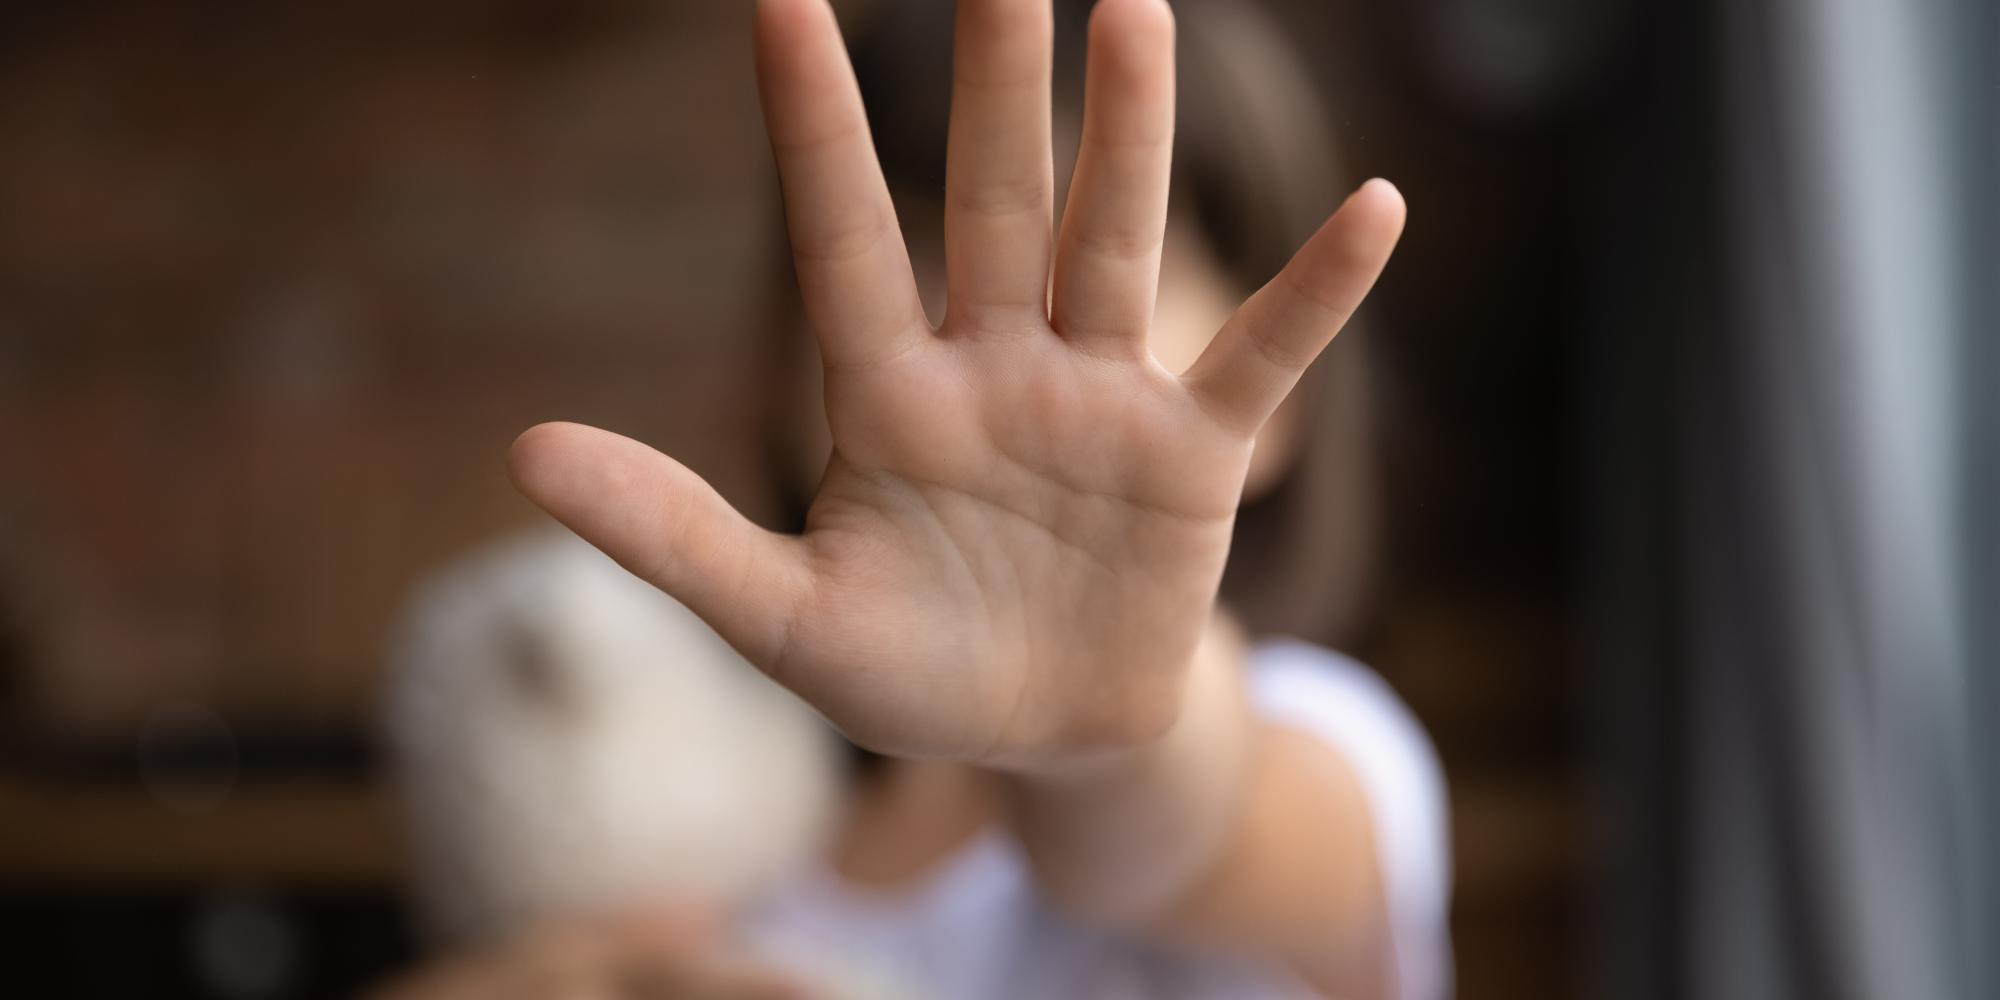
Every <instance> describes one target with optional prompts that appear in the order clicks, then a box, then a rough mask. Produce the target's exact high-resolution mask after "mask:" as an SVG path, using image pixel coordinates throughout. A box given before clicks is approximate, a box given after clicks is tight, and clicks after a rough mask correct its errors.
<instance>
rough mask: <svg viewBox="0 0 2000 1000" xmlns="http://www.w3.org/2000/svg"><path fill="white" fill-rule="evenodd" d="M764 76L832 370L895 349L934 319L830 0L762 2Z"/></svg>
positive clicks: (812, 308)
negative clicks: (927, 311)
mask: <svg viewBox="0 0 2000 1000" xmlns="http://www.w3.org/2000/svg"><path fill="white" fill-rule="evenodd" d="M757 78H758V91H759V93H760V94H761V95H762V97H763V101H764V123H765V126H766V128H767V129H768V130H769V132H770V135H771V149H772V152H773V154H774V155H775V157H776V159H777V163H778V179H779V183H780V184H781V185H782V186H783V188H784V193H785V220H786V223H787V225H788V227H789V229H790V231H791V239H792V258H793V260H794V261H795V263H796V266H797V268H798V276H799V292H800V294H801V295H803V296H804V298H805V305H806V313H807V316H808V317H809V318H810V319H811V320H812V324H813V329H814V332H815V333H816V334H817V335H818V337H819V341H820V351H821V353H822V354H823V355H824V356H825V357H826V360H827V363H828V364H829V365H851V364H866V363H868V362H870V361H874V360H880V359H882V358H885V357H889V356H893V355H894V354H897V353H900V352H901V351H902V350H903V349H905V348H907V347H908V346H909V345H910V343H911V342H912V341H913V340H914V339H916V338H918V337H921V336H928V335H929V333H930V324H929V322H928V321H927V320H926V319H925V318H924V311H923V304H922V302H921V301H920V300H919V299H918V297H917V286H916V280H915V278H913V277H912V276H911V273H910V258H909V252H908V251H907V250H906V249H905V248H904V246H903V234H902V230H901V229H900V228H899V227H898V226H897V224H896V207H895V204H894V203H893V202H892V201H891V200H890V197H889V187H888V184H887V183H886V182H885V181H883V179H882V167H881V165H880V164H879V163H877V162H876V160H875V146H874V143H873V141H872V140H871V139H870V138H869V132H868V118H867V115H866V113H864V112H863V110H862V106H861V90H860V88H859V87H858V86H857V85H856V84H855V81H854V69H853V67H852V66H850V65H849V64H848V61H847V50H846V47H845V46H844V45H842V43H841V40H840V26H839V24H838V23H836V22H835V21H834V17H833V8H832V7H831V6H829V5H828V4H827V2H826V0H763V2H761V3H759V4H758V5H757Z"/></svg>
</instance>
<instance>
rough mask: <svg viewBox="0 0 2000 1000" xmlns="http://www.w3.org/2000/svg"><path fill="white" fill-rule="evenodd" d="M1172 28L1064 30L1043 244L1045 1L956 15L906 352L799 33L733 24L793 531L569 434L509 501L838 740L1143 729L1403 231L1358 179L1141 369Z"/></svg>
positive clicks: (1127, 1)
mask: <svg viewBox="0 0 2000 1000" xmlns="http://www.w3.org/2000/svg"><path fill="white" fill-rule="evenodd" d="M1173 32H1174V28H1173V21H1172V15H1171V14H1170V12H1169V11H1168V8H1167V5H1166V3H1164V2H1163V0H1102V2H1100V3H1099V4H1098V5H1097V8H1096V10H1095V11H1094V13H1093V15H1092V20H1091V27H1090V46H1089V55H1088V58H1089V62H1088V81H1087V97H1086V100H1085V108H1084V127H1083V138H1082V144H1081V147H1080V150H1079V154H1078V161H1077V166H1076V173H1075V176H1074V179H1073V181H1072V183H1071V187H1070V194H1069V201H1068V204H1067V207H1066V209H1065V211H1064V213H1063V217H1062V219H1063V222H1062V229H1061V232H1060V234H1056V235H1053V236H1052V233H1051V228H1052V227H1051V221H1050V220H1051V217H1052V209H1053V202H1054V190H1055V185H1054V179H1053V170H1052V165H1051V164H1052V156H1051V151H1050V107H1049V104H1050V69H1051V11H1050V9H1049V4H1048V3H1047V2H1045V0H1044V2H1035V0H963V2H961V3H960V5H959V13H958V27H957V40H956V48H955V59H954V62H955V68H954V75H955V83H954V88H953V97H952V100H953V104H952V116H951V134H950V149H949V160H948V168H947V178H946V188H947V191H946V195H947V197H946V202H945V204H946V211H945V248H946V255H947V269H946V270H947V279H948V291H947V306H946V315H945V319H944V322H943V324H942V325H941V326H938V327H935V328H934V327H932V325H931V324H930V323H929V322H928V321H927V320H926V318H925V316H924V312H923V309H922V307H921V304H920V303H919V300H918V295H917V289H916V284H915V282H914V280H913V279H912V277H911V269H910V263H909V259H908V255H907V251H906V250H905V248H904V245H903V241H902V238H901V233H900V230H899V229H898V226H897V222H896V215H895V209H894V206H893V205H892V204H891V202H890V197H889V192H888V190H887V188H886V186H885V184H884V182H883V179H882V174H881V170H880V167H879V166H878V165H877V163H876V160H875V155H874V150H873V146H872V143H871V141H870V138H869V133H868V126H867V122H866V119H865V117H864V115H863V111H862V106H861V100H860V96H859V93H858V91H857V89H856V86H855V82H854V77H853V73H852V70H851V68H850V67H849V66H848V63H847V59H846V54H845V51H844V50H843V47H842V43H841V40H840V36H839V30H838V27H837V26H836V24H835V21H834V17H833V13H832V11H831V9H830V8H829V7H828V5H827V3H826V2H825V0H764V2H763V3H761V4H760V5H759V7H758V11H757V32H756V34H757V59H758V70H759V79H760V86H761V89H762V92H763V98H764V115H765V119H766V122H767V125H768V127H769V130H770V135H771V142H772V146H773V148H774V150H775V152H776V156H777V161H778V168H779V174H780V178H781V181H782V184H783V187H784V193H785V205H786V215H787V219H788V223H789V227H790V232H791V240H792V248H793V252H794V255H795V258H796V261H797V270H798V276H799V284H800V289H801V291H802V293H803V295H804V299H805V304H806V307H807V311H808V315H809V316H810V318H811V321H812V326H813V329H814V331H815V335H816V336H817V338H818V340H819V343H820V348H821V353H822V356H823V357H824V359H825V362H826V405H827V418H828V420H829V423H830V425H831V429H832V436H833V457H832V459H831V462H830V464H829V466H828V468H827V470H826V475H825V478H824V480H823V482H822V483H821V485H820V489H819V493H818V495H817V497H816V498H815V499H814V501H813V504H812V508H811V512H810V514H809V516H808V519H807V528H806V531H805V534H803V535H802V536H789V535H777V534H772V533H770V532H767V531H764V530H762V529H760V528H758V527H756V526H755V525H753V524H751V523H750V522H749V521H748V520H746V519H744V518H743V517H742V516H741V515H740V514H738V513H737V512H736V511H734V510H733V509H731V508H730V506H729V505H728V504H727V503H726V502H725V501H724V500H722V498H721V497H720V496H718V495H717V494H716V493H715V491H714V490H713V489H711V488H710V487H709V486H708V485H707V484H706V483H704V482H703V481H702V480H701V479H700V478H699V477H698V476H696V475H695V474H693V473H692V472H690V471H688V470H687V469H686V468H685V467H683V466H681V465H680V464H679V463H677V462H675V461H673V460H672V459H670V458H668V457H666V456H664V455H662V454H660V453H658V452H656V451H654V450H652V449H651V448H648V447H646V446H645V445H642V444H639V443H638V442H635V441H632V440H629V439H627V438H623V437H619V436H617V435H614V434H611V433H608V432H605V431H601V430H596V429H593V428H588V427H582V426H578V425H574V424H544V425H541V426H538V427H535V428H533V429H531V430H529V431H528V432H527V433H525V434H523V435H522V436H521V438H520V439H519V440H518V441H517V442H515V445H514V449H513V454H512V459H511V469H512V474H513V477H514V481H515V482H516V483H517V484H518V485H519V487H520V489H521V490H522V492H524V493H525V494H527V495H528V497H529V498H531V499H533V500H534V501H535V502H536V503H538V504H540V505H541V506H542V507H544V508H546V509H547V510H548V511H549V512H550V513H551V514H553V515H555V516H556V517H557V518H558V519H560V520H561V521H562V522H563V523H565V524H567V525H569V526H570V527H571V528H572V529H574V530H575V531H576V532H577V533H578V534H580V535H582V536H583V537H584V538H586V539H588V540H589V541H591V542H592V543H594V544H596V545H597V546H599V547H600V548H602V549H604V551H606V552H607V553H609V554H610V555H611V556H612V557H614V558H616V559H617V560H618V561H619V562H620V563H622V564H623V565H624V566H626V567H627V568H628V569H630V570H632V571H633V572H635V573H637V574H639V575H640V576H642V577H644V578H646V579H647V580H650V581H652V582H653V583H654V584H656V585H658V586H659V587H660V588H661V589H663V590H665V591H666V592H667V593H669V594H671V595H673V596H674V597H675V598H677V599H679V600H680V601H682V602H683V603H685V604H687V605H688V606H689V607H690V608H692V609H693V610H694V611H695V612H696V613H697V614H699V615H700V616H701V617H702V618H703V619H704V620H706V621H707V622H708V623H709V624H710V625H711V626H712V627H714V628H715V629H716V630H717V631H718V632H720V633H721V634H722V636H723V637H724V638H725V639H727V640H728V641H729V642H730V643H731V644H733V645H735V646H736V648H737V649H739V650H741V651H742V652H743V654H744V655H745V656H746V657H748V658H749V659H750V660H751V662H753V663H755V664H757V665H758V666H759V667H761V668H762V669H764V670H765V671H766V672H768V673H770V674H771V675H772V676H773V677H774V678H776V679H777V680H778V681H779V682H781V683H783V684H784V685H786V686H787V687H789V688H791V689H792V690H793V691H795V692H797V693H798V694H799V695H801V696H802V697H804V698H805V699H807V700H808V701H810V702H811V703H812V704H813V705H814V706H816V707H817V708H818V709H819V710H820V711H821V712H823V713H824V714H825V715H826V716H827V717H828V718H829V719H830V720H831V721H833V722H834V723H835V724H836V725H838V726H839V727H840V728H841V729H842V730H843V731H845V732H846V733H847V734H848V735H849V736H850V738H852V739H854V740H855V741H856V742H859V743H861V744H863V745H864V746H868V747H871V748H874V749H877V750H880V751H883V752H886V753H892V754H898V755H909V756H932V757H951V758H957V759H963V760H972V761H978V762H982V763H988V764H996V765H1009V766H1013V765H1021V766H1032V765H1035V764H1039V763H1043V762H1048V761H1053V760H1060V759H1063V758H1065V757H1066V756H1067V755H1069V754H1072V753H1075V752H1078V751H1083V750H1089V749H1093V748H1102V747H1117V746H1130V745H1136V744H1139V743H1143V742H1145V741H1147V740H1149V739H1151V738H1153V737H1155V736H1158V735H1159V734H1161V733H1162V732H1164V731H1165V730H1166V729H1167V728H1168V727H1169V726H1170V725H1171V724H1172V723H1173V721H1174V719H1175V718H1176V717H1177V715H1178V713H1179V711H1180V706H1181V700H1182V692H1183V688H1184V681H1185V679H1186V675H1187V669H1188V664H1189V662H1190V660H1191V658H1192V656H1193V652H1194V649H1195V646H1196V643H1197V641H1198V639H1199V638H1200V636H1201V633H1202V629H1203V627H1204V625H1205V623H1206V621H1207V619H1208V616H1209V614H1210V611H1211V606H1212V604H1213V602H1214V600H1215V593H1216V588H1217V585H1218V583H1219V581H1220V580H1221V576H1222V568H1223V562H1224V559H1225V558H1226V556H1227V555H1228V550H1229V538H1230V527H1231V524H1232V522H1233V520H1234V517H1235V513H1236V506H1237V501H1238V499H1239V496H1240V494H1241V491H1242V487H1243V480H1244V476H1245V473H1246V470H1247V468H1248V464H1249V460H1250V454H1251V450H1252V447H1253V444H1254V441H1255V437H1256V434H1257V432H1258V430H1259V428H1260V427H1261V426H1262V425H1263V423H1264V422H1265V420H1267V419H1268V418H1269V417H1270V415H1271V413H1272V412H1273V411H1274V410H1275V409H1276V408H1277V406H1278V404H1279V403H1280V402H1281V401H1282V400H1283V399H1284V398H1285V395H1286V394H1287V393H1288V392H1289V391H1290V390H1291V387H1292V386H1293V384H1294V383H1295V382H1296V381H1297V380H1298V378H1299V375H1300V373H1301V372H1302V371H1304V369H1305V367H1306V365H1307V364H1309V363H1310V362H1311V361H1312V360H1313V358H1314V357H1316V356H1317V355H1318V354H1319V352H1320V350H1321V349H1322V348H1323V347H1325V346H1326V344H1327V342H1328V341H1330V340H1331V339H1332V338H1333V336H1334V334H1336V333H1337V332H1339V330H1340V328H1341V326H1342V325H1343V324H1344V323H1345V322H1346V320H1347V318H1348V316H1349V314H1350V313H1351V312H1352V311H1353V310H1354V309H1355V307H1356V306H1357V305H1358V304H1359V303H1360V301H1361V299H1362V297H1363V296H1364V295H1365V294H1366V293H1367V291H1368V289H1369V288H1370V286H1371V285H1372V284H1373V283H1374V281H1375V278H1376V276H1377V274H1379V273H1380V271H1381V269H1382V267H1383V265H1384V264H1385V263H1386V262H1387V260H1388V257H1389V253H1390V250H1391V248H1392V247H1393V246H1394V244H1395V242H1396V238H1397V236H1398V235H1399V234H1400V232H1401V229H1402V224H1403V204H1402V200H1401V197H1400V196H1399V195H1398V194H1397V193H1396V191H1395V189H1394V188H1393V187H1391V186H1390V185H1389V184H1387V183H1386V182H1382V181H1371V182H1369V183H1368V184H1366V185H1364V186H1363V187H1362V188H1361V189H1360V190H1359V191H1358V192H1356V193H1355V194H1354V195H1353V196H1352V197H1350V198H1349V199H1348V201H1347V203H1346V204H1345V205H1344V206H1342V208H1341V210H1340V211H1339V212H1338V213H1336V214H1335V215H1334V216H1333V217H1332V218H1331V219H1330V220H1328V221H1327V223H1326V224H1325V225H1324V226H1323V227H1322V228H1321V229H1320V230H1319V232H1318V233H1317V234H1316V235H1314V236H1313V237H1312V239H1311V240H1310V241H1309V242H1308V243H1307V244H1306V245H1305V247H1304V248H1303V249H1301V250H1300V251H1299V253H1298V255H1297V256H1296V257H1295V258H1293V260H1292V261H1291V263H1290V264H1289V265H1287V266H1286V267H1285V269H1284V270H1283V271H1282V272H1281V273H1280V274H1279V275H1278V276H1277V277H1276V278H1275V279H1273V280H1272V281H1271V283H1270V284H1268V285H1267V286H1265V287H1264V288H1263V289H1262V290H1261V291H1259V292H1258V293H1257V294H1256V295H1254V296H1253V297H1251V298H1250V300H1249V301H1247V302H1246V303H1244V304H1243V306H1242V307H1241V308H1240V309H1238V310H1237V312H1236V314H1235V315H1234V316H1232V317H1231V318H1230V319H1229V321H1228V322H1227V323H1226V324H1225V325H1224V326H1223V328H1222V330H1221V331H1220V332H1219V333H1218V334H1217V335H1216V336H1215V338H1214V340H1213V342H1212V343H1211V344H1210V345H1209V347H1208V348H1207V350H1206V352H1205V353H1203V354H1202V355H1201V357H1200V359H1199V360H1198V361H1196V362H1195V364H1194V365H1193V367H1192V368H1190V369H1189V370H1188V371H1187V372H1185V373H1175V372H1171V371H1168V370H1167V369H1166V368H1164V367H1162V366H1161V364H1160V363H1159V362H1158V361H1157V360H1155V359H1154V357H1153V355H1152V353H1151V352H1150V351H1149V349H1148V346H1147V333H1148V329H1149V327H1150V326H1151V324H1152V322H1153V311H1154V294H1155V291H1156V289H1157V286H1158V282H1159V266H1160V250H1161V245H1162V242H1163V235H1164V230H1165V226H1166V217H1167V184H1168V173H1169V161H1170V159H1171V150H1172V133H1173V122H1174V78H1173V58H1174V57H1173Z"/></svg>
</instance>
